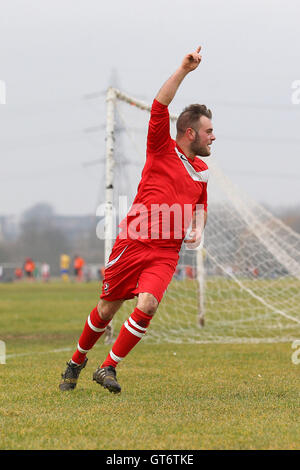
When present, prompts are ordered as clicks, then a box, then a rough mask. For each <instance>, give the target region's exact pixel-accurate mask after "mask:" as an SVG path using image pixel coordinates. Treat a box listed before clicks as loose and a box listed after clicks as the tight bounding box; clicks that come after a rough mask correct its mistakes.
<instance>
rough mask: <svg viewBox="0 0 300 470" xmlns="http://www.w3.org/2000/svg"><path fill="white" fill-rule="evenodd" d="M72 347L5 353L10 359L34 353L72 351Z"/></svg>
mask: <svg viewBox="0 0 300 470" xmlns="http://www.w3.org/2000/svg"><path fill="white" fill-rule="evenodd" d="M73 349H74V348H60V349H52V350H51V351H34V352H33V351H32V352H28V353H21V354H6V359H11V358H13V357H24V356H34V355H36V354H50V353H58V352H64V351H73Z"/></svg>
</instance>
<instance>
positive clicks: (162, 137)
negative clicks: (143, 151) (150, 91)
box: [147, 99, 172, 152]
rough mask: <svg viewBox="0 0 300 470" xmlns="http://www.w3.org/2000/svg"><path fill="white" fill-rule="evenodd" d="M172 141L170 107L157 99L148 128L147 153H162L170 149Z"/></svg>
mask: <svg viewBox="0 0 300 470" xmlns="http://www.w3.org/2000/svg"><path fill="white" fill-rule="evenodd" d="M171 140H172V139H171V136H170V116H169V111H168V107H167V106H165V105H164V104H161V103H160V102H159V101H157V100H156V99H155V100H154V101H153V104H152V108H151V116H150V121H149V127H148V136H147V151H149V152H161V151H163V150H164V149H165V148H167V147H168V145H169V144H170V141H171Z"/></svg>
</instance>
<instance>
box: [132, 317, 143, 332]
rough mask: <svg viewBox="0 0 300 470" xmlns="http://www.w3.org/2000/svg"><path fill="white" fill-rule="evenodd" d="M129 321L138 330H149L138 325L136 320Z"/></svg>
mask: <svg viewBox="0 0 300 470" xmlns="http://www.w3.org/2000/svg"><path fill="white" fill-rule="evenodd" d="M129 321H130V323H131V324H132V325H133V326H135V328H138V329H139V330H141V331H146V330H147V328H144V327H143V326H140V325H138V324H137V323H136V322H135V321H134V320H132V318H131V317H129Z"/></svg>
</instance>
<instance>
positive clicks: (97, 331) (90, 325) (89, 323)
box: [87, 315, 106, 333]
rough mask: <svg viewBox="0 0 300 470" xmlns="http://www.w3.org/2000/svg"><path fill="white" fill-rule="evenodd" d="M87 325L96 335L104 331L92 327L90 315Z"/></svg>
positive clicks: (103, 329)
mask: <svg viewBox="0 0 300 470" xmlns="http://www.w3.org/2000/svg"><path fill="white" fill-rule="evenodd" d="M87 321H88V325H89V327H90V329H91V330H93V331H95V332H96V333H102V332H103V331H105V328H106V327H105V328H96V326H94V325H93V323H92V322H91V319H90V315H89V316H88V319H87Z"/></svg>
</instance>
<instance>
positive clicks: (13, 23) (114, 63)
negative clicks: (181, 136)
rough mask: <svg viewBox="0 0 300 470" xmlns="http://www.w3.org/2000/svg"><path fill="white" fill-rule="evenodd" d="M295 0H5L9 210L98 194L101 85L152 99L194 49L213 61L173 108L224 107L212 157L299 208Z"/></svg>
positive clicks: (257, 189) (65, 206)
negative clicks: (116, 84) (115, 79)
mask: <svg viewBox="0 0 300 470" xmlns="http://www.w3.org/2000/svg"><path fill="white" fill-rule="evenodd" d="M299 21H300V2H299V1H298V0H285V1H283V0H280V1H278V0H259V1H256V0H255V1H253V0H251V1H250V0H246V1H240V0H227V1H226V2H225V1H222V0H203V1H200V0H198V1H197V0H152V1H151V2H149V1H144V0H114V1H113V2H107V1H104V0H103V1H102V0H51V1H50V0H7V1H4V0H0V80H3V81H5V83H6V104H5V105H4V104H0V158H1V167H0V168H1V172H0V214H17V215H19V214H21V213H22V211H24V210H25V209H27V208H29V207H30V206H32V205H33V204H35V203H37V202H41V201H43V202H49V203H50V204H52V205H53V207H54V209H55V210H56V212H58V213H61V214H85V213H94V212H95V207H96V205H97V204H98V203H99V202H101V201H100V200H99V197H101V194H102V189H101V188H103V182H104V166H103V165H94V166H88V167H84V166H83V163H87V162H90V161H93V160H96V159H98V158H103V155H104V151H105V150H104V149H105V141H104V139H105V135H104V132H103V131H101V130H100V131H99V132H98V133H96V132H95V133H87V132H85V129H87V128H90V127H93V126H103V124H104V123H105V96H104V94H102V95H101V94H100V95H99V96H98V97H95V98H94V99H86V95H87V94H91V93H94V92H104V91H105V90H106V89H107V87H108V86H109V84H110V81H111V76H112V70H115V71H116V72H117V76H118V80H119V86H120V87H121V88H122V89H123V90H124V91H126V92H127V93H130V94H131V95H133V96H137V97H139V98H141V99H143V100H144V101H147V102H151V101H152V100H153V97H154V96H155V94H156V92H157V91H158V89H159V88H160V86H161V85H162V83H163V82H164V81H165V80H166V79H167V78H168V76H169V75H170V74H171V73H173V71H174V70H175V69H176V68H177V67H178V66H179V65H180V63H181V61H182V58H183V56H184V55H185V54H186V53H188V52H190V51H192V50H194V49H195V48H196V47H197V46H198V45H202V55H203V59H202V63H201V64H200V67H199V68H198V69H197V71H195V72H194V73H193V74H190V75H189V76H188V77H187V79H186V81H185V82H184V83H183V84H182V86H181V88H180V90H179V92H178V94H177V96H176V98H175V100H174V102H173V103H172V105H171V107H170V111H171V112H175V113H177V112H180V111H181V110H182V108H183V107H184V106H186V105H187V104H190V103H194V102H200V103H205V104H207V105H208V106H209V107H210V108H211V109H212V111H213V124H214V129H215V135H216V137H217V140H216V142H215V143H214V145H213V148H212V153H213V155H214V158H216V160H217V161H218V163H219V165H220V166H221V168H222V169H223V171H224V172H225V173H226V174H227V175H228V176H229V177H230V178H231V179H232V180H233V181H234V182H235V183H236V184H238V185H239V186H240V187H241V188H242V189H243V191H246V192H248V193H249V195H250V196H252V197H253V198H255V199H256V200H258V201H260V202H263V203H265V204H268V205H270V206H274V207H276V206H278V205H280V206H283V205H287V206H288V205H292V206H294V205H296V204H300V132H299V129H300V125H299V124H300V104H298V105H297V104H292V94H293V89H292V84H293V82H295V81H296V80H300V28H299Z"/></svg>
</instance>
